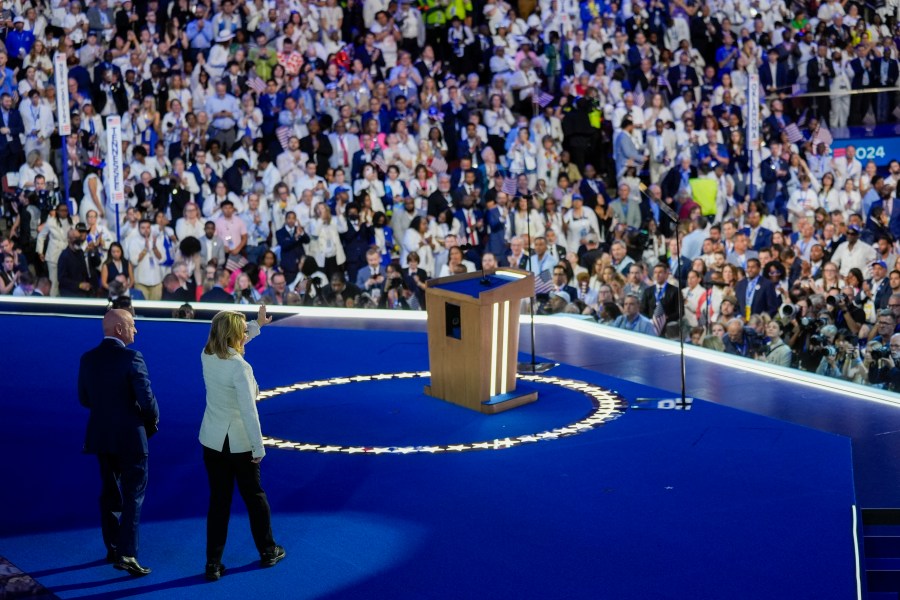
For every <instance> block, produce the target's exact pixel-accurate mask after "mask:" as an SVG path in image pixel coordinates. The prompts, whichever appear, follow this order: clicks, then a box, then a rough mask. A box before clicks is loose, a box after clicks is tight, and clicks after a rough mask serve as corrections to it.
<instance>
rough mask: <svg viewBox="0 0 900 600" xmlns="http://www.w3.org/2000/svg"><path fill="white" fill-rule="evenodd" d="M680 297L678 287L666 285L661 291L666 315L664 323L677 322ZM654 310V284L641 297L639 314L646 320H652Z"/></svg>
mask: <svg viewBox="0 0 900 600" xmlns="http://www.w3.org/2000/svg"><path fill="white" fill-rule="evenodd" d="M680 302H681V297H680V296H679V294H678V287H677V286H674V285H672V284H671V283H670V284H667V285H666V289H665V290H663V298H662V304H663V310H664V311H665V313H666V321H667V322H669V323H677V322H678V305H679V303H680ZM654 310H656V284H655V283H654V284H653V285H651V286H650V287H648V288H647V289H646V290H644V294H643V295H642V296H641V314H642V315H644V316H645V317H647V318H648V319H651V318H653V311H654Z"/></svg>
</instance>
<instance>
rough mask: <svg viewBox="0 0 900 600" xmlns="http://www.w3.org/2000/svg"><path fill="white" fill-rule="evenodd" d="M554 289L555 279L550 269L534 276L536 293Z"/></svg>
mask: <svg viewBox="0 0 900 600" xmlns="http://www.w3.org/2000/svg"><path fill="white" fill-rule="evenodd" d="M552 291H553V281H552V277H551V273H550V271H549V270H547V271H541V273H540V274H539V275H538V276H537V277H535V278H534V293H535V295H537V294H549V293H550V292H552Z"/></svg>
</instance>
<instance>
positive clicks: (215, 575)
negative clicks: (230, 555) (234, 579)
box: [206, 563, 225, 581]
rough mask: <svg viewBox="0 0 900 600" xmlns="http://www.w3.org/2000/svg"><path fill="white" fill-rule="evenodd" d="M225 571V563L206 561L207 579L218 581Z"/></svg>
mask: <svg viewBox="0 0 900 600" xmlns="http://www.w3.org/2000/svg"><path fill="white" fill-rule="evenodd" d="M223 573H225V565H223V564H222V563H206V580H207V581H218V580H219V579H221V578H222V574H223Z"/></svg>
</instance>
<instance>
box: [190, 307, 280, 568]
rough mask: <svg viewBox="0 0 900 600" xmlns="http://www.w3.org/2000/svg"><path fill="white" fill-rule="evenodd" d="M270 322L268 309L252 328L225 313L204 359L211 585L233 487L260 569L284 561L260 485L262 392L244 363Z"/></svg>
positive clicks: (232, 313)
mask: <svg viewBox="0 0 900 600" xmlns="http://www.w3.org/2000/svg"><path fill="white" fill-rule="evenodd" d="M271 322H272V317H270V316H268V315H267V314H266V307H265V306H260V307H259V313H258V315H257V319H256V320H255V321H250V322H249V323H247V320H246V318H245V317H244V315H243V314H242V313H239V312H235V311H222V312H220V313H218V314H217V315H216V316H215V317H213V320H212V326H211V327H210V330H209V339H208V340H207V342H206V346H205V347H204V348H203V353H202V354H201V355H200V362H201V364H202V366H203V381H204V383H205V384H206V411H205V412H204V413H203V422H202V423H201V425H200V443H201V444H202V445H203V463H204V465H205V466H206V473H207V475H208V477H209V488H210V489H209V511H208V513H207V517H206V578H207V579H208V580H210V581H216V580H218V579H219V578H220V577H221V576H222V574H223V573H224V571H225V566H224V565H223V564H222V553H223V552H224V550H225V539H226V537H227V535H228V519H229V517H230V514H231V497H232V494H233V493H234V483H235V481H237V487H238V491H239V492H240V494H241V498H243V499H244V504H246V505H247V513H248V515H249V517H250V531H251V532H252V534H253V541H254V543H255V544H256V549H257V550H258V551H259V555H260V560H261V564H262V566H264V567H271V566H274V565H275V564H276V563H277V562H278V561H280V560H281V559H282V558H284V556H285V551H284V548H283V547H282V546H279V545H278V544H276V543H275V538H274V536H273V535H272V522H271V520H272V519H271V511H270V509H269V501H268V499H267V498H266V493H265V491H264V490H263V489H262V485H261V483H260V471H259V463H260V462H261V461H262V459H263V457H264V456H265V455H266V450H265V448H264V447H263V437H262V430H261V428H260V424H259V413H257V411H256V399H257V396H258V395H259V386H258V385H257V384H256V379H255V378H254V376H253V367H251V366H250V363H248V362H247V361H246V360H244V344H246V343H247V342H249V341H250V340H252V339H253V338H255V337H256V336H258V335H259V330H260V328H261V327H262V326H264V325H268V324H269V323H271Z"/></svg>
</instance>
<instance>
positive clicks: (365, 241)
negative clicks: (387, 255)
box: [335, 192, 380, 282]
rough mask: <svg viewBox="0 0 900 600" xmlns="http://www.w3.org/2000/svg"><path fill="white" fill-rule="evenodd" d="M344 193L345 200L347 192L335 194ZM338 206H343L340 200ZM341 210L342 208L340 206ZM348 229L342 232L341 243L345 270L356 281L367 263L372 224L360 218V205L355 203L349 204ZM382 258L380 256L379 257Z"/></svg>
mask: <svg viewBox="0 0 900 600" xmlns="http://www.w3.org/2000/svg"><path fill="white" fill-rule="evenodd" d="M341 195H343V196H344V198H345V200H346V196H347V193H346V192H338V193H337V194H335V196H341ZM338 206H339V207H340V206H342V204H341V203H340V202H339V203H338ZM338 210H340V208H338ZM345 216H346V217H347V231H345V232H344V233H342V234H340V236H341V244H342V245H343V246H344V255H345V257H346V262H345V263H344V270H345V271H346V272H347V277H349V278H350V279H349V280H350V282H354V281H356V275H357V273H359V271H360V269H362V268H363V267H364V266H365V265H366V253H367V252H368V251H369V249H370V247H371V245H372V236H373V235H374V234H373V233H372V226H370V225H369V224H368V223H366V222H365V221H362V220H360V218H359V207H358V206H357V205H356V204H355V203H354V204H350V205H349V206H347V209H346V211H345ZM379 260H380V258H379Z"/></svg>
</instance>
